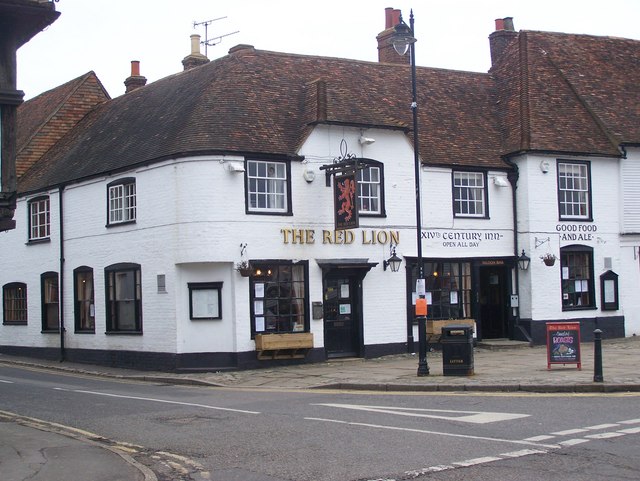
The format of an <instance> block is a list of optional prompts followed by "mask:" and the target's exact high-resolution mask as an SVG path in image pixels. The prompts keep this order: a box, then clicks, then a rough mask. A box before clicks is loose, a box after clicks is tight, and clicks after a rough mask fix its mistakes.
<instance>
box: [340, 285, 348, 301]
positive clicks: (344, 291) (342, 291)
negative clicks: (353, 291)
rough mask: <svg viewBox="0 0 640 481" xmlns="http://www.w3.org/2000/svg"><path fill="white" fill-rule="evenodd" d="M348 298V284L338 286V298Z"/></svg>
mask: <svg viewBox="0 0 640 481" xmlns="http://www.w3.org/2000/svg"><path fill="white" fill-rule="evenodd" d="M348 297H349V284H340V298H341V299H346V298H348Z"/></svg>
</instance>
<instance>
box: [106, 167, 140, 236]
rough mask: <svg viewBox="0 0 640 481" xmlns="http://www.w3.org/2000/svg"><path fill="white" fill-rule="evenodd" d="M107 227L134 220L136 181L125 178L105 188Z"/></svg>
mask: <svg viewBox="0 0 640 481" xmlns="http://www.w3.org/2000/svg"><path fill="white" fill-rule="evenodd" d="M107 197H108V199H107V204H108V205H107V211H108V218H107V221H108V222H107V225H113V224H124V223H126V222H135V220H136V205H137V201H136V179H135V178H126V179H119V180H116V181H114V182H111V183H110V184H109V185H108V186H107Z"/></svg>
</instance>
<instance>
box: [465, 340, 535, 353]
mask: <svg viewBox="0 0 640 481" xmlns="http://www.w3.org/2000/svg"><path fill="white" fill-rule="evenodd" d="M476 347H478V348H479V349H489V350H491V351H500V350H505V349H521V348H524V347H531V346H530V344H529V343H528V342H524V341H515V340H512V339H483V340H482V341H478V342H477V344H476Z"/></svg>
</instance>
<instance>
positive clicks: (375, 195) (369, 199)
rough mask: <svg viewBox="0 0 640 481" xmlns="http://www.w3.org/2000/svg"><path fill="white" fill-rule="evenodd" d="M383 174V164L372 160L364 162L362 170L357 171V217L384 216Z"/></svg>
mask: <svg viewBox="0 0 640 481" xmlns="http://www.w3.org/2000/svg"><path fill="white" fill-rule="evenodd" d="M383 172H384V171H383V164H382V163H381V162H376V161H373V160H368V161H366V164H365V166H364V168H362V169H359V170H358V182H357V185H358V214H359V215H365V216H367V215H370V216H383V215H384V214H385V209H384V183H383Z"/></svg>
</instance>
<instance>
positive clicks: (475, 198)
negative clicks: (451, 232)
mask: <svg viewBox="0 0 640 481" xmlns="http://www.w3.org/2000/svg"><path fill="white" fill-rule="evenodd" d="M486 200H487V195H486V182H485V174H484V173H483V172H456V171H454V172H453V213H454V215H455V216H456V217H486V216H487V208H486Z"/></svg>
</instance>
